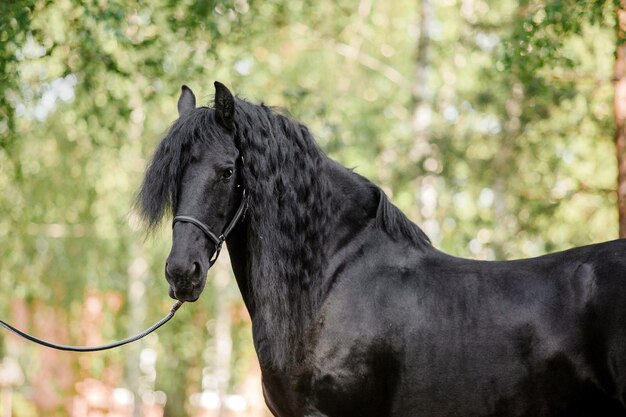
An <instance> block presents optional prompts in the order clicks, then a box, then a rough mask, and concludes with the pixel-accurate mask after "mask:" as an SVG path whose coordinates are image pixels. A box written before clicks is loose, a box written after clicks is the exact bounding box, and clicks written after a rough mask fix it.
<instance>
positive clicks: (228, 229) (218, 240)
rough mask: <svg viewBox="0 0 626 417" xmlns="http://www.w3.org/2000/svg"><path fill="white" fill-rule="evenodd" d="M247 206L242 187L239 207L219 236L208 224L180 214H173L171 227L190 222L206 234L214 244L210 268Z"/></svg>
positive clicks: (242, 216) (244, 191) (243, 215)
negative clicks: (178, 223)
mask: <svg viewBox="0 0 626 417" xmlns="http://www.w3.org/2000/svg"><path fill="white" fill-rule="evenodd" d="M247 208H248V198H247V196H246V190H245V188H244V190H243V194H242V196H241V203H239V208H238V209H237V212H236V213H235V215H234V216H233V218H232V219H231V221H230V223H228V225H227V226H226V228H225V229H224V231H223V232H222V233H221V234H220V235H219V236H217V235H216V234H215V233H213V232H211V229H210V228H209V226H207V225H206V224H204V223H202V222H201V221H200V220H198V219H196V218H195V217H191V216H182V215H181V216H175V217H174V220H173V221H172V229H173V228H174V226H175V225H176V223H177V222H182V223H191V224H193V225H194V226H196V227H197V228H198V229H200V230H202V232H203V233H204V234H205V235H206V237H208V238H209V240H211V241H212V242H213V244H214V245H215V253H214V254H213V258H212V259H211V260H210V261H209V268H210V267H212V266H213V264H214V263H215V261H217V257H218V256H219V255H220V251H221V250H222V244H223V243H224V241H225V240H226V238H227V237H228V235H229V234H230V232H232V230H233V229H234V228H235V226H237V223H239V221H241V220H243V218H244V217H245V214H246V209H247Z"/></svg>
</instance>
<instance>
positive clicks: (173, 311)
mask: <svg viewBox="0 0 626 417" xmlns="http://www.w3.org/2000/svg"><path fill="white" fill-rule="evenodd" d="M182 305H183V301H177V302H176V303H174V305H173V306H172V308H171V309H170V312H169V313H167V315H166V316H165V317H163V318H162V319H161V320H159V321H158V322H156V323H154V324H153V325H152V326H150V327H148V328H147V329H146V330H144V331H143V332H141V333H139V334H137V335H135V336H131V337H127V338H126V339H122V340H119V341H117V342H113V343H109V344H106V345H100V346H68V345H59V344H57V343H52V342H47V341H45V340H42V339H39V338H36V337H35V336H31V335H29V334H28V333H24V332H23V331H21V330H18V329H16V328H15V327H13V326H11V325H10V324H8V323H5V322H4V321H2V320H0V326H2V327H4V328H5V329H7V330H8V331H10V332H12V333H14V334H16V335H18V336H21V337H23V338H24V339H27V340H30V341H31V342H35V343H37V344H40V345H42V346H46V347H49V348H52V349H57V350H65V351H70V352H97V351H99V350H107V349H112V348H115V347H118V346H122V345H125V344H127V343H131V342H134V341H135V340H139V339H141V338H144V337H146V336H147V335H149V334H150V333H152V332H153V331H155V330H156V329H158V328H159V327H161V326H163V325H164V324H165V323H167V322H168V321H170V319H171V318H172V317H174V314H176V311H177V310H178V309H179V308H180V306H182Z"/></svg>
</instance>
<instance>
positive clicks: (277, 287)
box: [235, 99, 430, 367]
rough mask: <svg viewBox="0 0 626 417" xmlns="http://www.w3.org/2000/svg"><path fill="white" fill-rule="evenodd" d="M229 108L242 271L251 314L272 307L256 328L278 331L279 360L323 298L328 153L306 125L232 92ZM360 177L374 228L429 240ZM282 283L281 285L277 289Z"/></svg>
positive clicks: (329, 226)
mask: <svg viewBox="0 0 626 417" xmlns="http://www.w3.org/2000/svg"><path fill="white" fill-rule="evenodd" d="M235 109H236V110H235V126H236V128H235V130H236V134H235V137H236V139H235V140H236V142H237V146H238V147H239V149H240V150H241V151H242V153H243V155H244V158H245V164H244V166H243V182H244V185H245V187H246V189H247V190H248V193H249V198H250V208H249V216H250V217H249V219H250V220H249V222H248V233H247V240H248V247H249V254H250V256H251V258H252V259H250V265H249V268H250V270H249V274H251V275H253V276H255V277H256V278H252V279H251V282H250V286H249V288H250V291H252V292H254V296H251V297H249V299H250V300H253V302H254V305H252V306H251V307H252V309H254V310H256V312H257V313H259V312H260V311H259V310H265V307H266V306H272V308H273V310H272V311H269V310H267V311H264V312H263V313H261V315H262V316H264V317H263V319H262V320H261V321H262V322H264V324H263V325H260V326H258V328H256V329H255V335H257V336H258V337H259V338H261V339H262V338H263V337H268V338H269V337H271V335H279V336H278V339H280V340H276V341H274V343H272V347H273V352H272V353H271V356H272V357H271V359H270V360H271V361H272V362H273V365H274V366H277V367H280V366H281V364H284V363H286V361H288V360H289V359H290V358H289V356H290V355H293V354H294V353H295V350H296V349H294V347H295V346H297V345H295V344H294V343H297V341H299V340H302V338H301V336H302V334H301V331H302V329H304V328H306V324H307V320H308V318H309V317H311V316H312V313H313V312H315V311H316V310H317V308H318V306H319V304H320V303H321V301H322V298H323V294H322V291H323V286H322V283H321V282H319V278H318V277H319V276H320V275H321V274H322V273H323V268H324V267H325V265H326V264H327V259H328V257H329V255H330V254H329V253H327V248H328V246H329V245H328V242H330V241H331V240H332V239H333V235H332V234H333V227H334V226H333V225H334V219H335V216H336V213H337V212H338V211H339V207H338V204H339V203H338V202H337V199H336V198H335V197H334V195H333V188H332V181H333V178H332V177H331V175H332V174H331V173H330V172H329V170H328V169H327V165H328V163H329V162H330V159H329V158H328V157H327V156H326V154H325V153H324V152H323V151H322V150H321V149H320V148H319V147H318V145H317V144H316V142H315V140H314V138H313V136H312V135H311V133H310V132H309V130H308V128H307V127H306V126H304V125H302V124H301V123H299V122H298V121H296V120H294V119H292V118H291V117H288V116H286V115H284V114H281V113H280V112H277V111H276V109H274V108H270V107H267V106H265V105H262V104H261V105H255V104H251V103H249V102H247V101H245V100H241V99H237V100H236V105H235ZM350 174H351V175H356V174H352V173H350ZM359 177H360V176H359ZM360 178H362V179H363V181H364V186H365V187H364V188H370V189H371V188H372V187H373V188H374V191H375V192H378V193H379V204H378V208H377V210H376V224H377V225H378V226H379V227H380V228H381V229H383V230H384V231H386V232H387V233H388V234H389V235H390V236H391V237H392V238H395V239H401V238H404V239H408V240H409V241H410V242H412V243H413V244H415V245H416V246H419V247H423V246H424V245H429V244H430V242H429V240H428V237H426V235H425V234H424V232H423V231H422V230H421V229H419V227H417V226H416V225H415V224H414V223H412V222H411V221H410V220H409V219H408V218H407V217H406V216H405V215H404V214H403V213H402V212H401V211H400V210H399V209H398V208H396V207H395V206H394V205H393V204H391V202H390V201H389V199H388V198H387V197H386V196H385V194H384V192H383V191H382V190H381V189H380V188H379V187H377V186H376V185H374V184H372V183H371V182H369V181H368V180H367V179H365V178H363V177H360ZM277 259H280V262H276V260H277ZM285 285H286V288H287V291H284V290H281V288H284V287H285ZM290 306H296V310H297V311H293V310H289V309H290V308H291V307H290ZM257 316H258V314H257ZM255 325H256V323H255ZM260 348H261V349H262V346H261V347H260ZM258 349H259V347H257V350H258ZM262 356H263V355H261V354H260V355H259V357H262Z"/></svg>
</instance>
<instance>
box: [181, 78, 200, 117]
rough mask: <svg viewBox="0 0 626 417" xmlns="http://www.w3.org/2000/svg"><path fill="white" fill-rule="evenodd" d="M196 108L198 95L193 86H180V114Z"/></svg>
mask: <svg viewBox="0 0 626 417" xmlns="http://www.w3.org/2000/svg"><path fill="white" fill-rule="evenodd" d="M195 108H196V96H195V95H194V94H193V91H191V88H189V87H187V86H186V85H184V84H183V85H182V87H180V97H179V98H178V115H179V116H182V115H183V114H185V113H187V112H188V111H190V110H193V109H195Z"/></svg>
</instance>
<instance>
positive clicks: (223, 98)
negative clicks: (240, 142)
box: [213, 81, 235, 129]
mask: <svg viewBox="0 0 626 417" xmlns="http://www.w3.org/2000/svg"><path fill="white" fill-rule="evenodd" d="M213 85H214V86H215V109H216V110H217V114H219V116H220V119H221V122H222V124H223V125H224V127H225V128H227V129H232V128H233V125H234V120H233V118H234V116H235V99H234V98H233V95H232V94H231V93H230V91H229V90H228V88H226V86H225V85H224V84H222V83H221V82H219V81H215V82H214V83H213Z"/></svg>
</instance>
